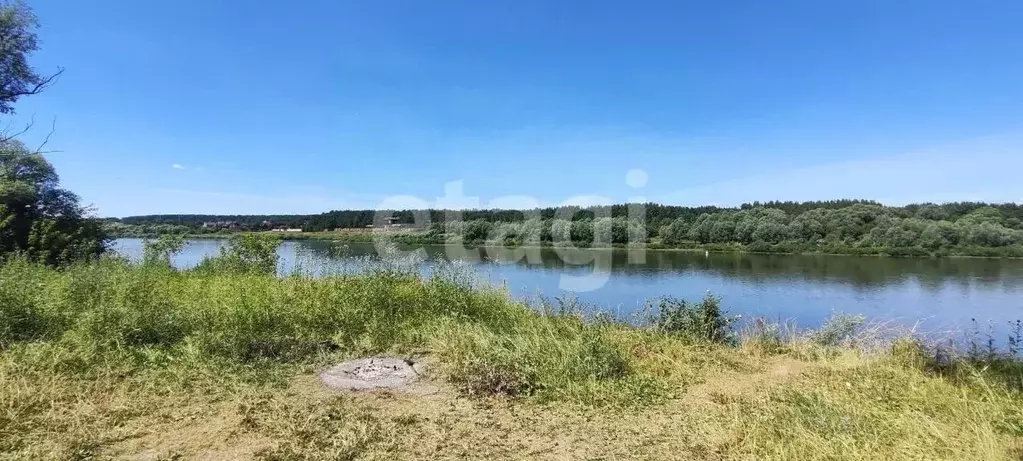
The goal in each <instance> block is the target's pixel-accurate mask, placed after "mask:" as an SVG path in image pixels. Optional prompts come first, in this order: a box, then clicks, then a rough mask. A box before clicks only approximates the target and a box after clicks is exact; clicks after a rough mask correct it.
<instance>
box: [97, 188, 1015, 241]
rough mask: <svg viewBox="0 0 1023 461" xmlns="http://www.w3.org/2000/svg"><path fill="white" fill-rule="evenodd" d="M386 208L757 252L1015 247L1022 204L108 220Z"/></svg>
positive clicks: (460, 221) (441, 222)
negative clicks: (315, 212) (318, 212)
mask: <svg viewBox="0 0 1023 461" xmlns="http://www.w3.org/2000/svg"><path fill="white" fill-rule="evenodd" d="M640 209H641V210H642V211H641V212H640V211H637V210H640ZM389 216H393V217H395V218H397V222H398V223H404V224H407V225H408V226H410V227H414V228H417V229H419V230H421V231H423V234H424V236H423V239H425V240H426V241H430V242H442V241H451V240H457V241H461V242H468V243H483V242H499V243H504V244H508V245H519V244H529V243H542V244H557V243H561V242H563V243H570V244H573V245H577V246H587V245H594V244H605V243H606V244H628V243H640V242H642V243H650V244H656V245H664V246H669V247H685V246H694V245H701V246H704V247H714V246H718V247H720V246H723V245H731V246H732V247H742V248H747V249H753V250H764V251H770V250H778V251H781V250H786V249H787V250H791V251H806V250H815V249H816V250H821V249H826V250H828V251H839V252H856V251H855V250H856V249H861V250H864V251H862V252H867V253H870V252H878V251H876V250H878V249H897V250H898V251H897V252H899V253H906V252H908V253H910V254H913V253H932V254H933V253H941V252H950V253H963V252H962V251H950V250H955V249H964V248H1006V247H1017V246H1021V245H1023V207H1021V206H1020V205H1018V204H1015V203H1003V204H988V203H982V202H956V203H945V204H934V203H924V204H911V205H906V206H885V205H882V204H880V203H877V202H873V201H868V200H834V201H811V202H763V203H760V202H755V203H747V204H743V205H740V206H738V207H731V208H728V207H711V206H706V207H685V206H675V205H660V204H652V203H647V204H619V205H611V206H597V207H589V208H580V207H561V208H542V209H534V210H463V211H457V210H391V211H386V210H385V211H377V210H338V211H330V212H327V213H322V214H318V215H277V216H271V215H260V216H210V215H165V216H138V217H130V218H124V219H121V220H117V221H112V222H111V225H115V224H116V225H119V226H134V227H133V228H134V229H148V230H149V231H156V230H158V229H161V228H163V229H173V230H174V232H180V233H187V232H204V231H206V232H223V231H224V230H223V229H219V230H218V229H203V227H202V225H203V223H208V222H217V221H232V222H237V223H239V226H238V228H237V230H260V229H263V228H266V227H267V225H268V223H274V224H275V225H284V226H288V227H298V228H302V229H303V230H304V231H307V232H315V231H325V230H332V229H338V228H364V227H366V226H380V225H383V223H382V222H380V220H381V219H382V217H389ZM914 249H916V250H919V251H914ZM868 250H869V251H868ZM967 253H969V252H967ZM980 253H981V254H983V253H984V252H980Z"/></svg>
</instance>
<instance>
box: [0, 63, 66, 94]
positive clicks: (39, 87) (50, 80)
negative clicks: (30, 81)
mask: <svg viewBox="0 0 1023 461" xmlns="http://www.w3.org/2000/svg"><path fill="white" fill-rule="evenodd" d="M58 69H59V70H58V71H57V72H56V73H54V74H53V75H50V76H49V77H46V78H43V79H41V80H39V82H38V83H36V84H35V85H33V86H32V88H29V89H26V90H24V91H12V92H10V93H4V94H3V95H0V99H4V100H14V99H17V98H19V97H22V96H29V95H33V94H38V93H39V92H40V91H43V90H45V89H46V87H48V86H50V85H51V84H54V83H56V82H57V80H58V79H59V78H60V74H63V73H64V68H63V67H58Z"/></svg>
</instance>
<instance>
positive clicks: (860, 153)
mask: <svg viewBox="0 0 1023 461" xmlns="http://www.w3.org/2000/svg"><path fill="white" fill-rule="evenodd" d="M29 4H30V6H32V8H33V9H34V10H35V12H36V14H37V15H38V16H39V19H40V22H41V24H42V26H41V29H40V31H39V36H40V40H41V49H40V51H39V52H37V53H36V54H35V55H34V56H33V58H32V63H33V64H34V65H35V66H36V67H37V68H38V69H39V70H40V71H42V72H47V71H52V70H55V69H57V68H58V66H60V67H63V68H65V69H66V70H65V72H64V74H63V75H62V76H61V78H60V81H59V82H58V83H57V84H56V85H55V86H53V87H52V88H50V89H49V90H48V91H46V92H45V93H43V94H40V95H36V96H32V97H26V98H23V99H22V100H21V101H19V103H18V105H17V111H18V113H17V115H16V117H17V119H16V120H15V121H16V122H18V123H23V122H25V121H27V120H29V119H30V118H34V119H35V121H36V125H35V128H34V129H33V130H32V131H31V132H30V133H28V134H27V135H26V136H25V137H24V140H25V141H26V142H27V143H29V144H30V145H31V144H32V143H38V142H40V141H41V140H42V139H43V138H44V137H45V136H46V134H47V133H48V132H49V131H50V129H49V128H50V125H51V123H53V124H54V126H55V130H54V132H53V135H52V137H51V139H50V141H49V143H48V144H47V146H46V148H47V149H49V150H55V151H56V152H52V153H50V154H49V156H48V158H49V159H50V161H51V162H52V163H53V164H54V165H55V166H56V168H57V171H58V173H59V174H60V175H61V180H62V183H63V184H64V186H65V187H67V188H69V189H71V190H72V191H74V192H76V193H78V194H79V195H80V196H81V198H82V200H83V202H85V203H87V204H91V205H92V206H93V207H94V208H95V209H96V213H97V214H98V215H100V216H129V215H140V214H163V213H206V214H273V213H319V212H324V211H327V210H332V209H350V208H358V209H366V208H379V207H386V206H414V205H427V206H437V205H445V204H446V205H451V204H455V205H456V206H466V207H490V206H502V207H513V208H519V207H528V206H532V205H543V206H548V205H557V204H565V203H581V204H588V203H606V202H624V201H635V200H643V201H657V202H664V203H671V204H683V205H707V204H713V205H721V206H729V205H738V204H740V203H743V202H750V201H755V200H759V201H767V200H826V199H835V198H865V199H873V200H879V201H882V202H885V203H889V204H896V205H897V204H904V203H909V202H924V201H934V202H945V201H959V200H983V201H992V202H1008V201H1013V202H1023V181H1020V179H1019V177H1020V172H1023V155H1021V150H1023V85H1021V82H1023V27H1020V26H1019V25H1020V24H1023V2H1019V1H1016V0H1007V1H993V0H992V1H986V0H980V1H945V0H929V1H917V0H806V1H795V0H775V1H770V2H768V1H761V0H747V1H734V0H722V1H715V2H683V1H663V2H648V1H617V2H610V1H606V2H605V1H576V0H549V1H532V0H517V1H496V0H495V1H486V2H480V1H446V0H436V1H430V2H416V1H386V0H381V1H374V2H365V1H362V2H349V1H333V0H330V1H295V2H286V3H280V2H276V3H267V2H250V1H242V0H234V1H228V0H220V1H212V0H178V1H174V2H169V1H164V2H155V1H154V2H149V1H145V2H140V1H134V0H124V1H110V0H96V1H90V2H68V1H66V0H32V1H30V2H29Z"/></svg>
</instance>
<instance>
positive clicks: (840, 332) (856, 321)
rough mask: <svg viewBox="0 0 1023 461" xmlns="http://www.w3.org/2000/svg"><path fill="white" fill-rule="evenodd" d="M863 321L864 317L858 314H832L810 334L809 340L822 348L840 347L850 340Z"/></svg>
mask: <svg viewBox="0 0 1023 461" xmlns="http://www.w3.org/2000/svg"><path fill="white" fill-rule="evenodd" d="M865 321H866V317H864V316H863V315H860V314H845V313H841V312H836V313H833V314H831V316H830V317H828V319H827V320H825V321H824V323H823V324H822V325H821V326H820V328H818V329H817V330H816V331H813V332H811V333H810V340H811V341H813V342H815V343H817V344H820V345H822V346H832V347H833V346H840V345H842V344H844V343H846V342H848V341H850V340H852V339H853V336H854V335H855V334H856V332H857V330H858V329H859V328H860V327H861V326H863V323H864V322H865Z"/></svg>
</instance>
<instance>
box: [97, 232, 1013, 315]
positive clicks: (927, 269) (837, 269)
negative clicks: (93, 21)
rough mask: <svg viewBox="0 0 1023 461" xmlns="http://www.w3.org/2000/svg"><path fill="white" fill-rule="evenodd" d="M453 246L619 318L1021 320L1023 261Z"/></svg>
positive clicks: (292, 244)
mask: <svg viewBox="0 0 1023 461" xmlns="http://www.w3.org/2000/svg"><path fill="white" fill-rule="evenodd" d="M224 245H225V241H223V240H206V239H197V240H190V241H189V242H188V244H187V245H186V247H185V248H184V250H183V251H182V252H181V253H180V254H178V255H177V256H176V257H175V258H174V264H175V265H176V266H177V267H179V268H187V267H191V266H194V265H196V264H198V263H199V262H200V261H201V260H202V259H203V258H204V257H207V256H210V255H214V254H216V253H217V252H218V251H219V248H220V247H222V246H224ZM113 248H114V249H115V250H116V251H118V252H119V253H121V254H123V255H125V256H127V257H129V258H137V257H138V256H139V255H140V254H141V249H142V240H140V239H127V238H126V239H117V240H116V241H115V242H114V245H113ZM455 248H456V247H445V246H427V247H423V248H422V250H423V254H425V256H426V261H425V262H423V263H422V266H423V270H427V269H428V268H429V267H430V266H431V265H432V264H434V263H433V262H431V261H432V260H433V259H435V258H438V257H442V258H446V259H455V260H461V261H466V262H468V263H469V264H470V265H472V266H473V267H474V268H475V270H476V272H477V273H478V274H479V275H480V276H481V277H483V278H485V279H486V280H489V281H490V282H491V283H494V284H501V285H505V286H507V288H508V289H509V290H510V291H511V292H512V293H513V294H514V295H516V296H519V297H534V296H536V295H538V294H539V295H542V296H545V297H548V298H554V297H562V298H564V297H566V296H567V297H574V298H575V299H577V300H578V301H580V302H582V303H584V304H585V305H588V306H591V308H594V309H600V310H602V311H608V312H611V313H613V314H615V315H617V316H619V317H627V316H630V315H633V314H637V313H640V312H642V309H643V306H644V304H645V303H646V301H647V300H649V299H653V298H657V297H660V296H674V297H679V298H683V299H687V300H698V299H699V298H701V297H703V296H704V295H705V294H706V293H713V294H714V295H716V296H719V297H720V298H721V299H722V303H723V306H724V308H726V309H727V310H728V311H729V312H730V313H733V314H741V315H743V316H747V317H748V316H766V317H768V318H770V319H772V320H792V321H795V322H796V323H798V324H799V325H801V326H813V325H816V324H819V323H820V322H821V321H822V320H823V319H825V318H827V317H828V316H829V315H830V314H831V313H832V312H845V313H858V314H864V315H866V316H867V317H869V318H872V319H880V320H892V321H895V322H898V323H901V324H903V325H907V326H909V325H914V324H917V323H919V328H920V330H921V331H926V332H940V331H948V330H957V331H960V330H963V329H967V328H970V327H971V326H972V323H973V319H976V320H977V321H978V322H979V323H980V324H981V326H982V327H984V326H985V325H986V324H987V322H994V324H995V325H996V327H997V329H998V330H1003V329H1004V328H1005V325H1007V323H1008V322H1010V321H1014V320H1017V319H1020V318H1023V260H1008V259H974V258H946V259H902V258H885V257H858V256H826V255H759V254H739V253H705V252H702V251H701V252H691V251H655V250H648V251H645V252H637V251H633V252H631V253H630V252H629V251H626V250H613V251H612V250H575V249H573V250H554V249H544V250H539V249H537V250H535V252H534V253H531V254H530V255H528V256H525V257H522V255H515V254H495V252H493V251H492V252H490V253H487V252H485V251H482V250H477V249H469V250H464V249H462V250H459V251H455V250H454V249H455ZM278 253H279V255H280V257H281V271H282V272H291V271H293V270H295V268H296V267H301V268H302V270H305V271H310V272H315V273H322V272H324V270H322V269H323V268H326V267H332V268H337V267H351V266H352V265H355V266H357V265H358V263H359V261H360V260H361V259H360V258H363V257H365V256H368V255H375V254H376V252H375V249H374V247H373V245H370V244H347V245H342V244H337V243H331V242H328V241H318V240H302V241H285V242H283V244H282V245H281V247H280V248H279V250H278ZM513 259H517V260H514V261H513ZM595 267H596V269H594V268H595Z"/></svg>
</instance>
